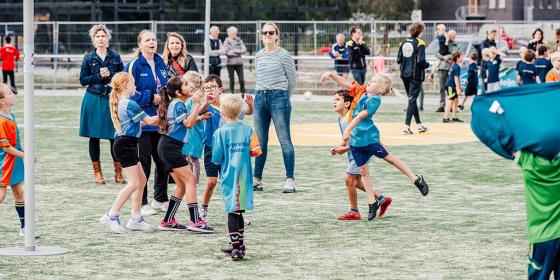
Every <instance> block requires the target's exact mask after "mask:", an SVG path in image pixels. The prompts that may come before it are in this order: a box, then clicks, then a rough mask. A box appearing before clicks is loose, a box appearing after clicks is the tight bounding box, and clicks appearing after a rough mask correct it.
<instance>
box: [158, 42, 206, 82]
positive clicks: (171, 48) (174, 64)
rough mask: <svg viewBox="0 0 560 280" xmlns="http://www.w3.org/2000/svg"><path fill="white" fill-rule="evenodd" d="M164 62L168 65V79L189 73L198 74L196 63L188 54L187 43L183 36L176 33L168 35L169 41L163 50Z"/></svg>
mask: <svg viewBox="0 0 560 280" xmlns="http://www.w3.org/2000/svg"><path fill="white" fill-rule="evenodd" d="M163 60H164V62H165V65H167V69H168V71H167V75H168V77H173V76H183V75H184V74H185V73H187V71H195V72H198V67H196V61H194V58H193V57H192V56H191V55H190V54H189V53H188V52H187V42H186V41H185V39H184V38H183V36H181V35H179V34H178V33H175V32H169V33H167V41H165V47H164V50H163Z"/></svg>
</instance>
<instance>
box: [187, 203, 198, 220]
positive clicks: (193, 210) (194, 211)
mask: <svg viewBox="0 0 560 280" xmlns="http://www.w3.org/2000/svg"><path fill="white" fill-rule="evenodd" d="M189 214H190V215H191V222H193V223H195V224H196V223H198V221H199V220H200V218H199V217H198V203H189Z"/></svg>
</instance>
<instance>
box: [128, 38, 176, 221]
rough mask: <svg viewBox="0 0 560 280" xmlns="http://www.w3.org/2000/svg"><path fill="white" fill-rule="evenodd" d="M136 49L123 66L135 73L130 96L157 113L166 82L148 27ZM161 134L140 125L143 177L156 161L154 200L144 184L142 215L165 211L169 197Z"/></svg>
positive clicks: (163, 65)
mask: <svg viewBox="0 0 560 280" xmlns="http://www.w3.org/2000/svg"><path fill="white" fill-rule="evenodd" d="M136 41H137V43H138V49H136V50H135V51H134V55H133V59H132V60H131V61H130V62H129V63H128V64H127V65H126V66H125V71H127V72H128V73H130V74H132V76H134V81H135V84H136V93H135V94H134V95H133V96H131V97H130V98H131V99H132V100H134V101H136V103H138V105H140V107H142V109H143V110H144V112H146V114H148V115H149V116H156V115H157V105H158V104H159V102H160V100H161V99H160V96H159V94H157V91H158V89H159V88H160V87H163V86H165V85H167V66H166V65H165V62H164V60H163V58H162V57H161V56H159V55H158V54H157V53H156V51H157V40H156V34H154V32H152V31H151V30H142V31H141V32H140V34H138V38H137V39H136ZM160 136H161V134H159V132H158V128H157V127H156V126H151V125H147V126H143V127H142V135H141V136H140V139H139V140H138V152H139V157H140V164H142V168H143V169H144V174H145V175H146V180H149V178H150V171H151V168H152V158H153V160H154V162H155V164H156V169H155V173H156V174H155V178H154V200H152V203H151V205H149V204H148V184H147V183H146V186H144V194H143V196H142V214H143V215H145V216H147V215H155V214H156V213H157V211H156V210H155V209H161V210H164V211H165V210H167V205H168V201H169V198H168V197H167V178H168V176H169V174H168V173H167V172H165V168H164V166H163V164H162V162H161V160H160V158H159V156H158V153H157V146H158V143H159V139H160Z"/></svg>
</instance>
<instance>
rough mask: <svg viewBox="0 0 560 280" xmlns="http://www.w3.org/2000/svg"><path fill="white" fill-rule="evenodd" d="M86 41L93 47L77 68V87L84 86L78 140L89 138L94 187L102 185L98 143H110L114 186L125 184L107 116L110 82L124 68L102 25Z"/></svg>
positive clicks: (94, 28)
mask: <svg viewBox="0 0 560 280" xmlns="http://www.w3.org/2000/svg"><path fill="white" fill-rule="evenodd" d="M89 37H90V39H91V43H92V44H93V46H94V48H95V49H94V50H93V51H92V52H89V53H87V54H86V55H85V56H84V58H83V60H82V66H81V68H80V84H81V85H82V86H87V89H86V93H85V94H84V98H83V99H82V107H81V109H80V136H82V137H88V138H89V158H90V159H91V162H92V165H93V176H94V180H95V183H97V184H105V178H103V173H102V171H101V162H100V161H99V158H100V147H99V142H100V139H107V140H109V143H110V144H111V146H110V151H111V157H112V158H113V167H114V168H115V182H116V183H117V184H124V183H126V182H125V180H124V177H123V175H122V167H121V164H120V162H119V161H118V160H117V158H116V157H115V154H114V153H113V144H114V143H115V128H114V127H113V122H112V121H111V113H110V112H109V93H110V92H111V87H109V85H108V84H109V83H110V82H111V78H112V77H113V76H114V75H115V74H116V73H118V72H121V71H122V70H123V68H124V66H123V62H122V60H121V56H120V55H119V54H118V53H117V52H115V51H113V50H110V49H109V48H108V47H109V41H110V40H111V34H110V33H109V30H108V29H107V27H105V25H100V24H99V25H94V26H93V27H92V28H91V29H90V30H89Z"/></svg>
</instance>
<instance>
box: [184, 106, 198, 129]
mask: <svg viewBox="0 0 560 280" xmlns="http://www.w3.org/2000/svg"><path fill="white" fill-rule="evenodd" d="M199 109H200V102H195V103H194V107H193V110H192V112H191V113H190V114H189V116H188V117H187V118H186V119H184V120H183V125H184V126H185V127H187V128H192V127H193V126H194V125H195V124H196V122H197V120H198V112H199Z"/></svg>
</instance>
